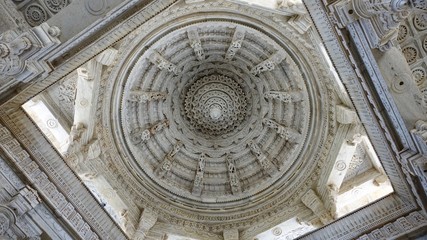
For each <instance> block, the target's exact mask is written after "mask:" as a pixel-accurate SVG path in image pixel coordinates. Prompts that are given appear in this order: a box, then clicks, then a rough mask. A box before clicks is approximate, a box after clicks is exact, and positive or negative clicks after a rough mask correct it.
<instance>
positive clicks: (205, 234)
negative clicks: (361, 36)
mask: <svg viewBox="0 0 427 240" xmlns="http://www.w3.org/2000/svg"><path fill="white" fill-rule="evenodd" d="M16 2H19V3H15V4H16V6H17V10H18V11H21V12H22V13H24V15H23V16H24V18H26V19H32V20H27V21H28V22H29V24H30V25H31V26H38V25H40V24H41V23H42V22H45V21H47V19H51V18H52V19H55V14H60V11H59V10H60V9H62V8H66V6H67V5H68V4H70V5H71V6H72V5H73V3H74V2H73V1H64V2H63V3H62V4H63V5H58V4H54V3H55V1H53V3H51V4H50V2H52V1H48V0H45V3H44V4H48V5H49V6H51V7H50V8H49V9H48V10H43V9H42V10H40V9H38V8H37V6H38V4H35V3H31V4H29V1H25V3H24V2H23V3H20V2H21V1H16ZM153 2H156V1H153ZM325 2H328V1H325ZM338 2H339V1H335V3H336V6H335V5H334V7H336V9H338V10H336V12H333V11H331V12H332V14H336V15H337V16H338V17H336V16H335V17H336V19H338V20H336V21H337V22H338V21H350V20H351V18H350V17H349V18H340V17H339V14H341V12H340V11H342V12H344V13H348V14H352V13H350V11H347V10H346V7H348V6H350V5H351V4H350V3H348V1H347V2H346V3H338ZM52 4H53V5H52ZM346 4H347V5H348V6H347V5H346ZM86 5H87V4H86ZM86 5H85V6H86ZM89 5H90V4H89ZM154 5H155V4H154ZM332 5H333V4H332ZM55 6H56V7H57V8H58V9H57V8H55ZM94 6H95V5H94ZM94 6H92V7H94ZM159 6H160V5H159ZM351 6H353V5H351ZM354 6H356V7H355V8H356V10H357V7H358V4H354ZM354 6H353V7H354ZM86 7H87V6H86ZM140 7H141V6H140ZM141 8H142V7H141ZM159 8H160V7H159ZM312 8H313V9H314V8H315V7H313V6H311V7H307V6H306V5H304V4H303V3H302V2H301V1H296V0H295V1H285V0H283V1H282V0H280V1H276V0H274V1H266V2H263V1H258V0H247V1H243V0H242V1H240V0H232V1H231V0H230V1H209V0H207V1H197V0H196V1H191V0H187V1H177V2H175V3H171V4H170V5H167V6H166V5H165V7H164V9H163V10H159V11H158V12H156V14H153V16H152V17H147V19H145V20H144V21H142V20H141V23H140V24H137V27H134V28H126V30H123V33H124V32H125V33H126V34H123V36H121V37H120V38H117V39H116V40H115V41H112V42H111V43H109V44H104V45H102V49H101V47H99V48H96V46H95V48H96V54H94V55H93V56H92V57H90V58H88V59H87V61H86V60H85V61H82V62H79V64H78V65H77V64H76V66H75V67H69V68H68V69H67V67H63V68H62V65H61V64H64V65H66V64H68V61H69V62H71V63H72V62H73V61H76V62H78V60H79V59H78V58H76V59H75V58H73V56H69V55H67V54H71V55H72V54H74V53H75V52H78V51H77V50H76V49H77V47H75V46H71V47H69V46H67V47H69V49H71V50H70V51H69V52H67V53H62V55H61V54H59V53H55V54H57V55H56V56H55V57H57V59H59V60H57V62H54V61H53V62H52V65H53V66H55V67H57V69H60V70H61V71H63V72H64V74H62V73H61V74H62V75H61V74H57V75H55V74H50V75H49V77H50V78H52V79H53V78H57V79H54V80H51V79H49V81H51V82H50V83H49V84H47V83H44V84H45V85H43V86H45V87H44V88H43V90H40V91H39V92H37V94H34V95H31V96H27V98H25V99H27V100H25V101H24V103H23V104H22V103H20V104H16V105H19V108H20V110H23V111H25V114H26V115H25V114H23V115H25V116H26V117H27V116H28V117H29V118H30V119H31V122H32V123H34V124H35V125H36V126H37V127H38V130H37V131H40V133H41V134H44V137H45V138H46V139H47V140H48V142H49V144H48V145H49V147H53V148H51V150H52V149H55V150H54V152H55V154H57V156H58V158H59V159H61V160H63V162H65V164H66V165H67V166H68V167H69V168H70V169H71V170H72V173H73V174H75V175H76V176H77V177H78V178H79V181H81V182H82V183H83V184H84V186H85V187H86V188H87V190H88V191H90V193H91V194H92V197H93V198H94V199H96V201H97V202H98V203H99V204H100V206H102V208H103V210H105V211H106V212H107V213H108V215H109V217H110V218H111V219H112V220H113V221H114V224H116V225H117V226H118V227H119V228H120V231H121V232H123V233H124V234H125V235H126V236H127V237H129V238H132V239H139V238H138V237H141V239H143V238H144V237H147V239H172V240H181V239H182V240H184V239H231V240H234V239H251V240H252V239H253V240H264V239H275V240H281V239H295V238H299V237H301V236H303V235H305V234H308V233H310V232H312V231H316V229H322V228H324V227H326V226H328V225H329V224H334V223H336V222H337V221H338V220H340V219H346V218H345V217H346V216H349V215H351V214H353V213H355V212H357V211H359V210H360V211H363V208H364V207H366V206H372V207H371V208H372V209H374V210H375V214H376V215H378V212H381V211H383V209H382V208H380V207H379V208H378V209H376V208H375V207H377V205H379V204H377V203H378V202H380V201H383V202H386V205H385V207H384V209H385V208H389V209H393V208H392V207H396V209H397V210H396V211H401V212H404V211H409V210H407V209H409V208H410V207H412V206H410V204H408V205H405V204H406V203H405V201H404V200H405V199H404V197H405V196H406V195H404V194H406V192H407V191H409V190H408V189H409V188H411V187H414V186H413V185H410V184H407V183H406V182H405V180H404V177H402V176H403V175H402V173H401V172H404V173H405V174H406V173H408V172H409V173H412V172H413V170H412V169H410V168H404V167H402V169H403V170H402V169H400V168H399V169H397V168H396V167H395V166H396V165H397V162H398V161H399V164H402V165H403V164H404V163H402V162H401V159H400V158H399V159H398V160H396V159H395V158H394V155H393V154H394V153H396V152H398V150H397V147H396V145H398V144H402V146H405V147H407V146H406V145H404V144H405V143H401V142H399V143H394V142H393V144H395V145H393V144H391V146H388V145H384V144H383V145H384V146H380V145H381V143H387V144H388V143H390V142H392V141H394V140H395V139H396V138H397V137H396V136H397V135H398V134H403V133H401V132H398V131H400V130H399V129H397V130H396V131H397V132H398V133H393V134H394V135H393V134H390V133H389V132H387V131H386V130H384V129H388V128H389V127H390V126H392V124H394V122H392V121H391V120H390V122H384V121H383V119H382V115H380V113H378V112H381V114H385V113H383V112H386V111H389V112H392V111H391V110H390V108H387V107H384V109H385V110H384V109H383V108H382V106H381V107H380V110H378V109H377V105H376V104H377V101H378V100H377V97H378V98H380V97H383V96H382V95H381V94H379V96H377V95H374V94H371V92H370V91H371V88H374V87H376V88H378V86H371V84H370V83H369V84H366V83H364V82H362V80H360V82H362V84H360V83H359V82H357V84H356V83H355V82H356V80H355V79H353V78H352V77H354V76H353V75H351V77H347V78H346V77H345V76H346V75H345V74H350V72H352V71H355V72H356V73H354V75H355V76H357V77H360V78H363V77H365V75H367V74H370V72H369V71H373V70H372V69H370V68H368V67H367V68H366V69H362V70H360V69H358V68H356V67H354V69H353V66H355V65H357V64H360V63H359V62H358V61H360V62H362V61H367V60H366V58H367V57H366V56H363V55H360V56H359V55H357V56H353V55H351V54H349V55H351V57H352V59H351V60H353V62H352V63H351V64H352V66H351V67H349V68H348V69H346V68H341V69H338V66H340V65H339V64H340V63H337V59H332V58H331V57H332V56H334V54H336V53H335V52H332V53H331V46H330V44H333V40H331V39H332V37H331V38H330V39H329V38H325V36H324V35H322V34H321V33H322V31H326V30H324V29H323V30H322V29H320V30H319V29H316V27H317V28H318V27H319V26H318V25H316V24H315V23H314V22H313V19H316V17H319V16H320V15H316V16H312V15H310V12H309V11H308V10H309V9H312ZM100 9H101V8H100ZM142 9H144V8H142ZM331 9H332V7H331ZM342 9H344V10H345V11H344V10H342ZM101 10H102V9H101ZM101 10H100V11H101ZM104 10H105V9H104ZM104 10H103V11H104ZM362 10H366V9H362ZM362 10H361V11H362ZM105 11H106V10H105ZM144 11H145V10H144ZM312 11H314V10H312ZM141 12H142V10H141ZM25 14H26V15H25ZM37 14H38V15H37ZM43 14H44V15H43ZM132 14H135V16H137V17H135V19H136V18H138V17H140V18H142V17H141V16H140V15H138V14H140V13H139V12H138V13H132ZM332 14H330V15H332ZM141 15H143V14H141ZM35 16H40V18H43V19H39V21H40V22H37V21H38V19H37V18H34V17H35ZM132 16H133V15H132ZM129 18H130V17H129ZM135 19H132V20H131V21H135V22H137V21H139V20H138V19H136V20H135ZM343 19H344V20H343ZM349 19H350V20H349ZM426 19H427V18H426V16H425V13H417V14H414V15H410V16H409V17H408V18H407V20H405V21H403V22H402V24H401V25H400V26H399V27H398V30H396V31H395V32H393V34H395V35H396V36H395V37H396V41H397V42H396V44H399V45H400V50H401V52H402V54H403V56H404V59H405V61H406V62H407V63H408V66H409V68H410V71H411V72H412V75H413V80H414V82H413V83H412V84H413V85H414V86H416V87H417V88H416V89H417V90H419V91H420V93H422V94H421V95H420V98H417V99H416V101H417V104H418V105H419V106H427V100H426V99H427V90H426V89H427V88H426V86H427V81H425V80H426V72H425V69H426V66H427V65H426V63H427V60H426V57H425V56H426V54H425V52H427V35H426V34H427V26H426V25H425V22H426ZM351 21H353V20H351ZM126 24H127V23H126ZM126 24H125V23H123V26H125V25H126ZM339 24H343V23H341V22H340V23H339ZM339 24H338V23H337V26H338V25H339ZM126 26H127V25H126ZM369 26H370V25H369ZM328 27H329V26H328ZM340 27H342V26H340ZM107 28H108V30H105V32H103V33H102V35H100V36H98V37H99V39H101V40H100V41H104V40H105V39H107V40H108V37H109V36H110V34H111V32H113V30H112V29H113V25H111V26H109V27H106V29H107ZM337 28H338V27H337ZM123 29H125V28H123ZM325 29H326V27H325ZM349 29H350V30H349V33H347V34H348V36H347V35H340V36H339V37H337V36H335V35H334V37H336V38H337V39H338V38H340V41H344V42H345V41H346V40H347V38H349V37H350V36H351V34H352V32H351V30H352V28H349ZM49 30H51V29H49ZM329 30H330V29H329ZM52 31H53V30H52ZM110 31H111V32H110ZM118 31H119V32H120V30H118ZM111 36H112V34H111ZM372 36H373V35H372ZM372 36H371V37H372ZM352 37H353V36H352ZM334 39H335V38H334ZM343 39H344V40H343ZM0 40H1V39H0ZM107 40H105V41H107ZM356 43H357V42H356ZM356 43H354V42H350V43H349V46H347V45H345V47H347V48H346V51H348V52H351V51H354V48H357V47H359V48H362V47H363V46H362V47H361V46H359V45H357V44H360V43H357V44H356ZM8 44H9V43H8ZM370 44H371V42H370ZM387 44H389V43H387ZM4 45H5V44H4ZM5 46H6V45H5ZM93 46H94V45H90V46H88V48H89V47H93ZM80 47H81V46H80ZM333 47H335V46H333ZM383 47H384V46H383ZM386 47H387V46H385V47H384V48H386ZM82 48H83V47H82ZM343 48H344V47H343ZM0 50H1V49H0ZM73 51H74V52H73ZM79 51H80V50H79ZM85 51H86V50H85ZM88 52H89V50H88ZM336 52H340V51H338V50H336ZM340 53H341V52H340ZM346 54H347V53H346ZM375 54H378V53H377V52H374V54H373V55H375ZM58 56H60V57H58ZM49 57H52V58H53V55H52V56H49ZM353 57H354V58H353ZM359 58H360V59H359ZM355 59H356V60H355ZM338 60H340V58H338ZM381 60H382V59H381ZM61 61H64V62H65V63H61ZM342 62H345V61H344V60H343V61H342ZM378 62H379V63H378V64H383V63H382V62H380V61H378ZM55 64H58V65H55ZM393 66H394V65H393ZM63 69H66V70H63ZM349 69H350V70H349ZM392 69H393V68H392ZM58 71H59V70H58ZM65 72H66V73H65ZM343 72H344V73H345V74H343ZM352 74H353V73H352ZM390 74H391V73H390ZM348 76H349V75H348ZM396 76H397V75H396ZM395 78H396V80H393V83H392V84H391V85H390V86H386V87H388V88H389V90H390V91H392V92H393V91H394V92H396V93H402V92H405V91H406V90H407V88H409V87H407V86H408V84H407V82H405V81H406V80H401V79H400V78H398V77H395ZM411 80H412V78H411ZM351 81H354V82H351ZM357 81H359V80H357ZM400 83H401V84H400ZM358 84H360V86H359V85H358ZM356 85H357V86H356ZM372 85H374V84H372ZM410 86H412V85H410ZM40 89H42V87H40ZM414 89H415V88H414ZM28 91H29V90H28ZM350 91H353V92H350ZM394 92H393V94H395V93H394ZM357 94H360V95H361V96H359V95H357ZM364 94H366V95H364ZM370 94H371V95H370ZM414 94H415V93H414ZM355 96H356V97H355ZM414 96H415V95H414ZM16 99H18V100H19V99H20V98H16ZM22 99H24V97H22ZM13 101H15V99H13ZM16 101H17V100H16ZM384 102H385V101H384ZM363 104H365V105H363ZM405 104H406V105H405ZM405 104H404V106H407V107H409V103H405ZM418 105H417V106H418ZM360 106H362V107H360ZM363 107H365V109H363ZM398 107H400V105H398ZM5 109H6V108H5ZM360 109H363V111H359V110H360ZM0 110H1V106H0ZM365 110H366V111H365ZM2 111H3V110H2ZM408 112H411V114H412V113H413V112H416V110H414V109H412V108H409V110H408ZM414 115H415V114H414ZM411 117H412V115H411ZM414 118H415V117H414ZM370 120H372V121H371V122H370ZM398 120H399V119H398ZM398 120H394V119H393V121H398ZM411 120H413V119H411ZM9 121H11V120H9ZM28 122H30V121H28ZM405 124H406V125H407V126H409V125H410V124H409V123H408V122H405V123H401V126H403V125H405ZM399 126H400V125H399ZM417 126H418V127H419V128H420V129H423V127H425V126H424V125H422V124H419V125H417ZM382 130H384V132H382ZM420 131H421V130H420ZM37 134H38V133H37ZM375 134H377V135H375ZM17 135H18V136H19V134H17ZM34 135H36V133H35V134H34ZM379 136H380V137H379ZM40 137H41V135H40ZM399 137H401V136H400V135H399ZM384 139H385V140H384ZM374 140H376V141H377V142H374ZM379 140H381V141H382V142H381V141H379ZM28 142H30V141H28ZM396 142H397V141H396ZM398 146H399V147H401V146H400V145H398ZM382 147H383V148H382ZM385 148H386V150H384V149H385ZM405 149H406V148H405ZM52 151H53V150H52ZM389 156H393V157H389ZM0 157H1V156H0ZM384 163H385V164H384ZM399 166H400V165H399ZM0 170H1V169H0ZM0 173H1V172H0ZM399 174H400V175H402V176H400V175H399ZM396 176H400V177H396ZM0 177H1V175H0ZM396 179H397V180H396ZM409 185H410V186H409ZM397 191H399V192H398V193H396V192H397ZM396 196H403V197H402V199H403V200H402V199H400V198H398V197H396ZM386 198H387V199H386ZM409 198H411V199H410V200H411V201H412V200H413V199H412V197H408V199H409ZM384 199H386V200H384ZM414 201H419V200H414ZM399 204H401V205H399ZM389 206H392V207H389ZM371 208H370V209H371ZM367 211H368V210H367ZM401 212H399V214H400V213H401ZM405 213H406V212H405ZM360 214H362V213H360ZM363 214H365V212H363ZM366 214H368V215H369V214H370V213H369V212H368V213H366ZM375 214H374V213H373V215H375ZM381 214H382V213H381ZM402 214H403V213H402ZM415 215H416V214H415ZM415 215H414V216H415ZM387 216H388V217H389V215H387ZM416 216H418V215H416ZM0 217H1V215H0ZM414 218H415V217H414ZM347 219H350V218H347ZM345 221H347V220H344V221H343V222H345ZM366 221H367V220H366ZM345 224H346V223H345ZM369 224H371V223H369ZM329 226H330V225H329ZM361 226H362V225H361ZM364 231H365V230H364ZM236 232H237V233H236ZM236 234H237V236H238V237H237V238H235V236H236ZM346 234H347V233H346ZM358 234H359V233H358ZM306 236H308V237H307V238H310V236H309V235H306ZM346 236H347V235H346ZM348 236H351V233H349V235H348ZM357 236H359V235H357Z"/></svg>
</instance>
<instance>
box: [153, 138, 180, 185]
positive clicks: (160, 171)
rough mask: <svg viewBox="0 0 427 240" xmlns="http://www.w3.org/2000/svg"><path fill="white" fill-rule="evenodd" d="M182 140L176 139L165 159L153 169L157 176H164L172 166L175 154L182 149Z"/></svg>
mask: <svg viewBox="0 0 427 240" xmlns="http://www.w3.org/2000/svg"><path fill="white" fill-rule="evenodd" d="M182 146H183V144H182V142H180V141H178V142H177V143H176V144H175V145H174V146H173V149H172V150H171V151H170V152H169V153H168V154H167V155H166V157H165V159H164V160H163V161H162V162H161V163H160V164H159V166H158V167H157V169H156V170H155V173H156V174H157V175H158V176H161V177H162V176H164V175H165V174H166V173H168V172H169V171H170V170H171V168H172V163H173V161H174V160H175V155H176V154H177V153H178V152H179V151H181V149H182Z"/></svg>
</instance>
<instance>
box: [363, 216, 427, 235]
mask: <svg viewBox="0 0 427 240" xmlns="http://www.w3.org/2000/svg"><path fill="white" fill-rule="evenodd" d="M426 226H427V217H426V216H425V215H424V214H423V213H422V212H412V213H410V214H409V215H407V216H406V217H401V218H398V219H397V220H396V221H394V222H391V223H388V224H386V225H384V226H383V227H382V228H379V229H375V230H373V231H372V232H370V233H368V234H364V235H362V236H360V237H359V238H358V240H377V239H395V238H398V237H399V236H404V235H405V234H406V233H409V232H412V231H414V230H417V229H422V228H425V227H426Z"/></svg>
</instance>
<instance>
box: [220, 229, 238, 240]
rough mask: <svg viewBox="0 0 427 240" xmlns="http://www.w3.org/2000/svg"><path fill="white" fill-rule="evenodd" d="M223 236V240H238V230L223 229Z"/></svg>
mask: <svg viewBox="0 0 427 240" xmlns="http://www.w3.org/2000/svg"><path fill="white" fill-rule="evenodd" d="M223 236H224V240H239V230H238V229H224V231H223Z"/></svg>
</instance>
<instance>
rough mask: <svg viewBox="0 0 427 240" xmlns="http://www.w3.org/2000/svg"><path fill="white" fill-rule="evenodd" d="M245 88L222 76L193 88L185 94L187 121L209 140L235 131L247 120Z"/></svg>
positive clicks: (204, 78) (205, 79)
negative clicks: (211, 137)
mask: <svg viewBox="0 0 427 240" xmlns="http://www.w3.org/2000/svg"><path fill="white" fill-rule="evenodd" d="M246 106H247V97H246V94H245V92H244V91H243V88H242V86H241V85H240V84H239V83H237V82H236V81H234V80H233V79H231V78H230V77H227V76H223V75H209V76H205V77H202V78H200V79H198V80H196V81H195V82H193V83H192V84H190V85H189V86H188V88H187V90H186V93H185V100H184V111H185V117H186V118H187V120H188V121H189V122H190V124H191V125H192V127H193V128H194V129H195V130H196V131H197V132H200V133H203V134H205V135H208V136H220V135H224V134H227V133H230V132H232V131H233V130H235V129H236V128H237V127H238V126H239V125H240V124H242V122H243V121H244V120H245V119H246V116H247V109H246Z"/></svg>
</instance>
